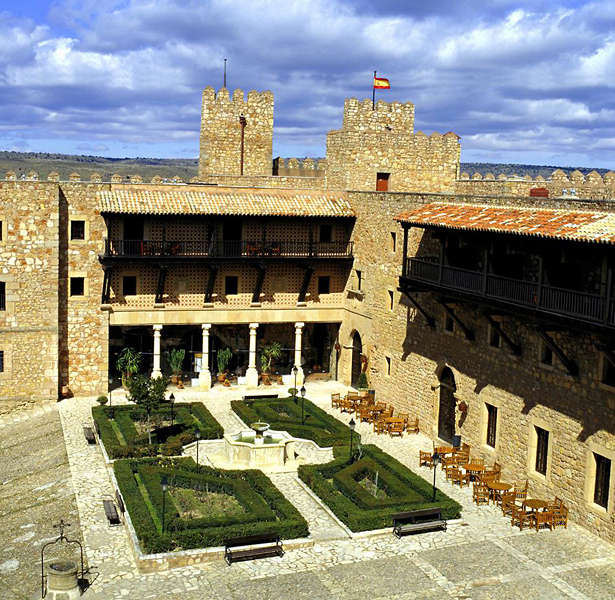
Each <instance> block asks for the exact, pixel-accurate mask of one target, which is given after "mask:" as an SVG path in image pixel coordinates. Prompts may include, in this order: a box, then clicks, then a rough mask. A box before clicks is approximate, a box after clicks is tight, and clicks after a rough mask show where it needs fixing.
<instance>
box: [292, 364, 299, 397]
mask: <svg viewBox="0 0 615 600" xmlns="http://www.w3.org/2000/svg"><path fill="white" fill-rule="evenodd" d="M298 373H299V369H297V365H295V366H294V367H293V375H294V376H295V385H294V386H293V390H294V391H293V397H294V399H295V404H297V374H298Z"/></svg>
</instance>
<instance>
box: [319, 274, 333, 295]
mask: <svg viewBox="0 0 615 600" xmlns="http://www.w3.org/2000/svg"><path fill="white" fill-rule="evenodd" d="M330 287H331V278H330V277H329V275H320V276H319V277H318V293H319V294H328V293H329V289H330Z"/></svg>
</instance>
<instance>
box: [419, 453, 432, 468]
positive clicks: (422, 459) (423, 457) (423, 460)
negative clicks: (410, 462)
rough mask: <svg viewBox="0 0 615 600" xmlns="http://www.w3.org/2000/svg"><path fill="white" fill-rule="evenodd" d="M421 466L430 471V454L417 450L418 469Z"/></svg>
mask: <svg viewBox="0 0 615 600" xmlns="http://www.w3.org/2000/svg"><path fill="white" fill-rule="evenodd" d="M423 465H425V466H426V467H429V468H430V469H431V468H432V467H433V459H432V458H431V452H424V451H423V450H419V467H422V466H423Z"/></svg>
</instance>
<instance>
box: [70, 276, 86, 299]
mask: <svg viewBox="0 0 615 600" xmlns="http://www.w3.org/2000/svg"><path fill="white" fill-rule="evenodd" d="M70 295H71V296H85V277H71V278H70Z"/></svg>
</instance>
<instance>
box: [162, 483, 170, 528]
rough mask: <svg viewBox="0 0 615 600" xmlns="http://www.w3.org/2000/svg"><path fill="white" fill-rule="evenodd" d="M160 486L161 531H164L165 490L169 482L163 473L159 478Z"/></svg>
mask: <svg viewBox="0 0 615 600" xmlns="http://www.w3.org/2000/svg"><path fill="white" fill-rule="evenodd" d="M160 487H161V488H162V533H164V513H165V512H166V510H165V509H166V497H167V490H168V489H169V482H168V481H167V478H166V477H165V476H164V475H163V476H162V479H161V480H160Z"/></svg>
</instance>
